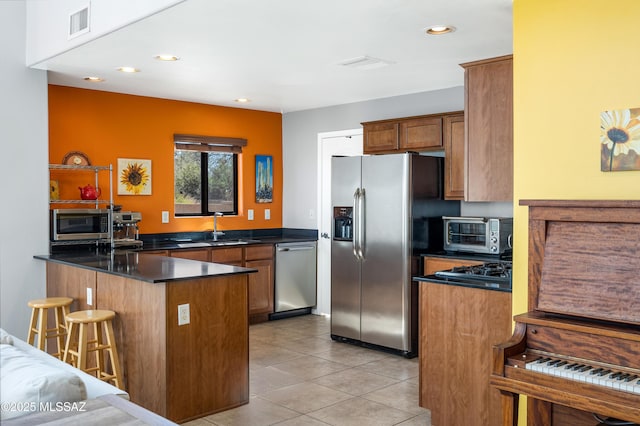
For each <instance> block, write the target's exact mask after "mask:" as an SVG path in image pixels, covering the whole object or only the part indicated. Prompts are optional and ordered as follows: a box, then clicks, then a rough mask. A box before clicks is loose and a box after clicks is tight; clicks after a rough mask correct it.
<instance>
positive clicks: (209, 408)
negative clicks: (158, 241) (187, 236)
mask: <svg viewBox="0 0 640 426" xmlns="http://www.w3.org/2000/svg"><path fill="white" fill-rule="evenodd" d="M35 258H37V259H41V260H45V261H46V262H47V296H49V297H53V296H62V295H64V296H68V297H72V298H73V299H74V303H73V304H72V310H84V309H109V310H112V311H115V312H116V319H115V321H114V330H115V334H116V344H117V346H118V352H119V355H120V360H121V363H122V370H123V374H124V382H125V387H126V389H125V390H126V391H127V392H128V393H129V395H130V398H131V401H133V402H135V403H136V404H139V405H141V406H143V407H145V408H147V409H149V410H151V411H153V412H155V413H157V414H159V415H161V416H164V417H166V418H169V419H171V420H173V421H175V422H185V421H188V420H191V419H195V418H198V417H202V416H205V415H207V414H211V413H215V412H219V411H223V410H226V409H229V408H233V407H236V406H239V405H242V404H246V403H248V402H249V336H248V332H249V331H248V330H249V319H248V302H247V291H248V290H247V288H248V274H250V273H253V272H256V270H255V269H250V268H242V267H237V266H230V265H223V264H217V263H210V262H199V261H195V260H186V259H180V258H171V257H165V256H154V255H148V254H144V253H138V252H123V253H118V254H116V253H111V254H110V253H107V254H86V253H82V254H77V253H76V254H72V253H67V254H51V255H42V256H35ZM185 304H188V305H189V314H188V315H187V323H186V324H182V321H181V322H180V323H181V324H182V325H179V318H178V306H179V305H185ZM182 319H184V318H182Z"/></svg>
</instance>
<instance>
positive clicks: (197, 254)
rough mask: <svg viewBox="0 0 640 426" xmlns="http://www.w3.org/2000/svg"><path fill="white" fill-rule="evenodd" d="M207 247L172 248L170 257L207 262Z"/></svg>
mask: <svg viewBox="0 0 640 426" xmlns="http://www.w3.org/2000/svg"><path fill="white" fill-rule="evenodd" d="M209 251H210V250H209V249H197V250H172V251H171V257H179V258H182V259H191V260H200V261H202V262H209Z"/></svg>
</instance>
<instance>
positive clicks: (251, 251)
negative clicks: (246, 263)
mask: <svg viewBox="0 0 640 426" xmlns="http://www.w3.org/2000/svg"><path fill="white" fill-rule="evenodd" d="M244 250H245V254H244V257H245V260H259V259H273V245H272V244H265V245H259V246H249V247H246V248H245V249H244Z"/></svg>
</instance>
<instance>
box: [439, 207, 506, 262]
mask: <svg viewBox="0 0 640 426" xmlns="http://www.w3.org/2000/svg"><path fill="white" fill-rule="evenodd" d="M442 220H443V222H444V226H443V227H444V249H445V250H446V251H452V252H468V253H482V254H502V253H504V252H505V251H507V250H509V249H511V248H512V238H513V219H512V218H504V217H498V218H486V217H451V216H443V217H442Z"/></svg>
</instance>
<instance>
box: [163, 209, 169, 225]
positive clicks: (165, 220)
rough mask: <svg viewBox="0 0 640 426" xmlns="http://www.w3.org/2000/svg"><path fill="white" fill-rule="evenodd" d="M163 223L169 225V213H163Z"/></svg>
mask: <svg viewBox="0 0 640 426" xmlns="http://www.w3.org/2000/svg"><path fill="white" fill-rule="evenodd" d="M162 223H169V212H168V211H163V212H162Z"/></svg>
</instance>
